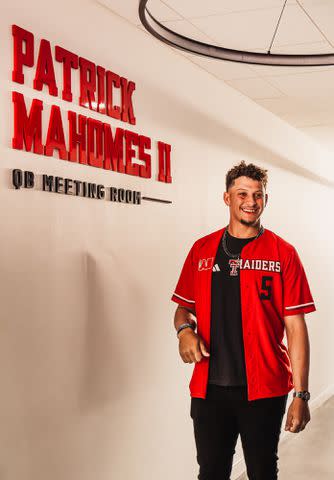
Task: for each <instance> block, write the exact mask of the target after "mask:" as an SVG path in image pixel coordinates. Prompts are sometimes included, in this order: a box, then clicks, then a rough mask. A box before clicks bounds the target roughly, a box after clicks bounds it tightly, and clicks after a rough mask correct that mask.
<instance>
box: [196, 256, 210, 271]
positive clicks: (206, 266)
mask: <svg viewBox="0 0 334 480" xmlns="http://www.w3.org/2000/svg"><path fill="white" fill-rule="evenodd" d="M213 262H214V257H209V258H201V259H200V260H199V261H198V271H199V272H201V271H202V270H211V269H212V267H213Z"/></svg>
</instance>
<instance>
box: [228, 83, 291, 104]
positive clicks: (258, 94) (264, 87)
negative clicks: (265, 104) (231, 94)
mask: <svg viewBox="0 0 334 480" xmlns="http://www.w3.org/2000/svg"><path fill="white" fill-rule="evenodd" d="M225 83H227V84H228V85H230V86H231V87H233V88H235V89H236V90H238V91H239V92H240V93H242V94H243V95H246V96H247V97H250V98H252V99H254V100H256V99H258V98H274V97H281V96H282V93H281V92H280V91H279V90H278V89H277V88H275V87H274V86H273V85H270V84H269V83H268V82H266V80H263V79H262V78H248V79H237V80H225Z"/></svg>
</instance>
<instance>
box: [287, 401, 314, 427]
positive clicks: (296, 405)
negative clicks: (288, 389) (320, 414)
mask: <svg viewBox="0 0 334 480" xmlns="http://www.w3.org/2000/svg"><path fill="white" fill-rule="evenodd" d="M310 420H311V415H310V409H309V406H308V403H307V402H305V400H303V399H302V398H298V397H295V398H294V399H293V400H292V402H291V405H290V407H289V409H288V413H287V418H286V422H285V428H284V430H287V431H289V432H292V433H298V432H301V431H302V430H304V428H305V426H306V425H307V423H308V422H309V421H310Z"/></svg>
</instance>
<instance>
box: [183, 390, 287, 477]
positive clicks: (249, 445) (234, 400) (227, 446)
mask: <svg viewBox="0 0 334 480" xmlns="http://www.w3.org/2000/svg"><path fill="white" fill-rule="evenodd" d="M287 398H288V394H286V395H282V396H278V397H270V398H260V399H258V400H251V401H249V400H248V399H247V387H246V386H219V385H212V384H209V385H208V389H207V396H206V398H205V399H203V398H196V397H192V398H191V409H190V416H191V418H192V419H193V424H194V435H195V442H196V449H197V462H198V464H199V474H198V476H197V478H198V479H199V480H230V475H231V470H232V462H233V455H234V453H235V446H236V443H237V439H238V435H239V433H240V438H241V444H242V449H243V453H244V458H245V462H246V467H247V475H248V479H249V480H276V479H277V478H278V477H277V474H278V466H277V460H278V455H277V449H278V442H279V437H280V432H281V425H282V420H283V416H284V413H285V409H286V403H287Z"/></svg>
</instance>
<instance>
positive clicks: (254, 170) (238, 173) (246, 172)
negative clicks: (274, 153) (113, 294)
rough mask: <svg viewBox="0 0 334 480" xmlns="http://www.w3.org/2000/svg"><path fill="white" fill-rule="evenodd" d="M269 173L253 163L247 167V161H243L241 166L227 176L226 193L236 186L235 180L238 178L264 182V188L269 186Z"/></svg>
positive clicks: (231, 170) (235, 166)
mask: <svg viewBox="0 0 334 480" xmlns="http://www.w3.org/2000/svg"><path fill="white" fill-rule="evenodd" d="M267 171H268V170H265V169H263V168H260V167H257V166H256V165H254V164H253V163H249V164H248V165H246V163H245V161H244V160H242V161H241V162H240V163H239V165H234V167H233V168H231V169H230V170H229V171H228V172H227V174H226V181H225V183H226V191H228V189H229V188H230V186H231V185H233V184H234V180H235V179H236V178H238V177H243V176H245V177H248V178H252V179H253V180H259V181H260V182H262V184H263V186H264V188H266V186H267V181H268V176H267Z"/></svg>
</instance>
